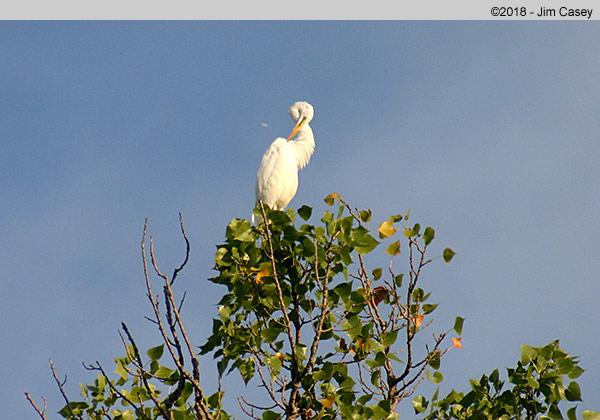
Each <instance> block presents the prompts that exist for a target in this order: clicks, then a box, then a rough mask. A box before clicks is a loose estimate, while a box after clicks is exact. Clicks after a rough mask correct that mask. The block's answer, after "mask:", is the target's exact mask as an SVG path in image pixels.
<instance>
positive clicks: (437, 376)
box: [431, 370, 444, 384]
mask: <svg viewBox="0 0 600 420" xmlns="http://www.w3.org/2000/svg"><path fill="white" fill-rule="evenodd" d="M431 380H432V382H433V383H434V384H439V383H440V382H442V381H443V380H444V375H442V373H441V372H439V371H437V370H436V371H435V372H433V378H432V379H431Z"/></svg>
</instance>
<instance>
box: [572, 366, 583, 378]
mask: <svg viewBox="0 0 600 420" xmlns="http://www.w3.org/2000/svg"><path fill="white" fill-rule="evenodd" d="M583 372H585V371H584V370H583V369H582V368H580V367H579V366H574V367H573V368H572V369H571V371H570V372H569V379H577V378H579V377H580V376H581V374H582V373H583Z"/></svg>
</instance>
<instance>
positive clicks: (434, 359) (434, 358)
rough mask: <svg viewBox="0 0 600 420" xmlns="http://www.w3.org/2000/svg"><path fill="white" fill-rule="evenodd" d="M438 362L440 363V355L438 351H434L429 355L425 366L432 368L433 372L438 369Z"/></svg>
mask: <svg viewBox="0 0 600 420" xmlns="http://www.w3.org/2000/svg"><path fill="white" fill-rule="evenodd" d="M440 362H441V354H440V352H439V351H435V352H432V353H431V354H430V356H429V360H428V361H427V364H428V365H429V366H431V367H432V368H434V369H435V370H438V369H439V368H440V364H441V363H440Z"/></svg>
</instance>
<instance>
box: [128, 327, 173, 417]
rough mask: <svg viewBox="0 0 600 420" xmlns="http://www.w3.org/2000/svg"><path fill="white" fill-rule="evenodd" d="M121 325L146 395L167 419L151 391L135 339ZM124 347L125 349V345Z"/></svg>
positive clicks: (165, 413)
mask: <svg viewBox="0 0 600 420" xmlns="http://www.w3.org/2000/svg"><path fill="white" fill-rule="evenodd" d="M121 327H122V328H123V331H125V334H127V339H128V340H129V343H130V344H131V345H132V347H133V351H134V357H135V360H137V364H138V369H139V370H140V376H141V378H142V383H143V384H144V388H146V391H148V395H149V396H150V399H152V402H153V403H154V405H155V406H156V408H157V409H158V411H160V414H161V415H162V416H163V417H164V418H165V419H167V420H169V415H168V414H167V412H166V411H165V409H164V408H163V407H162V406H161V405H160V402H159V401H158V400H157V399H156V397H155V396H154V392H153V391H152V388H150V384H149V383H148V379H147V372H146V371H145V369H144V368H143V363H142V358H141V356H140V352H139V350H138V347H137V345H136V344H135V341H134V340H133V337H132V335H131V334H130V333H129V329H128V328H127V325H126V324H125V323H124V322H121ZM125 348H126V349H127V346H126V347H125Z"/></svg>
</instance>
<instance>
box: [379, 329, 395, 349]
mask: <svg viewBox="0 0 600 420" xmlns="http://www.w3.org/2000/svg"><path fill="white" fill-rule="evenodd" d="M396 338H398V330H394V331H390V332H387V333H383V334H381V344H383V345H384V346H386V347H389V346H391V345H392V344H394V343H395V342H396Z"/></svg>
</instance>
